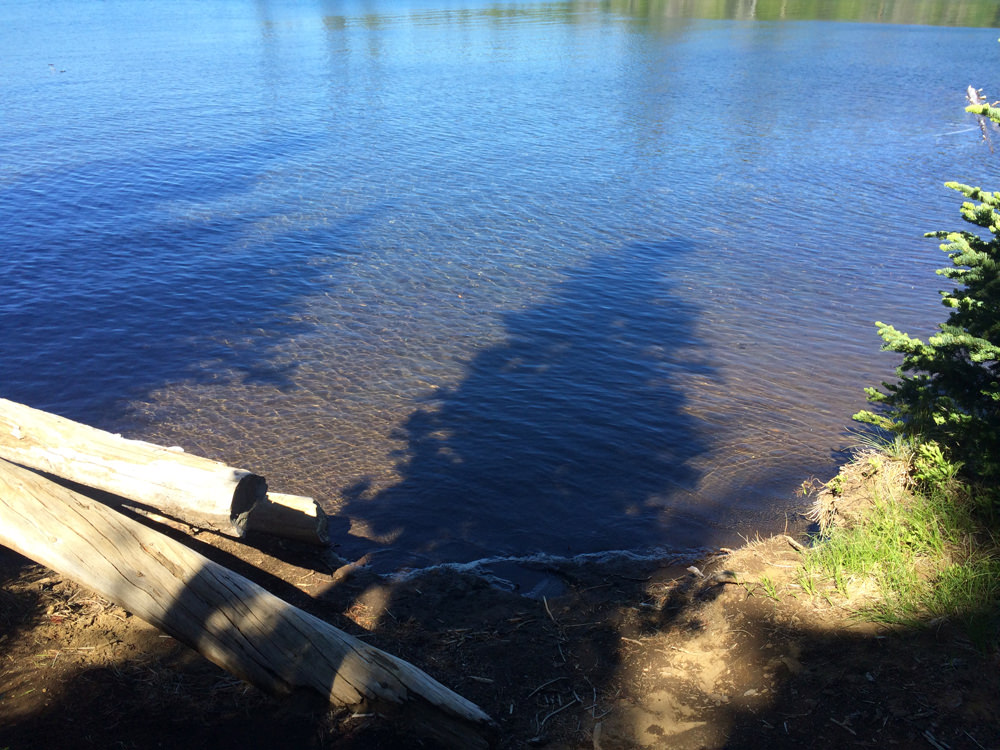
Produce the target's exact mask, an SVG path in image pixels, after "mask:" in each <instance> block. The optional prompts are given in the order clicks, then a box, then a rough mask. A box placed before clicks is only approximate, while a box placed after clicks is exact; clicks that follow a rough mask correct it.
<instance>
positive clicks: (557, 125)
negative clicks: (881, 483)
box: [0, 0, 1000, 571]
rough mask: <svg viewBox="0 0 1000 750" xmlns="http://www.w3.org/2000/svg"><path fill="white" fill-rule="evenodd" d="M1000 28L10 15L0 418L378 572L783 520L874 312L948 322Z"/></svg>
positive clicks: (694, 539)
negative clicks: (174, 458)
mask: <svg viewBox="0 0 1000 750" xmlns="http://www.w3.org/2000/svg"><path fill="white" fill-rule="evenodd" d="M859 5H864V6H872V7H871V8H860V9H859V8H858V7H857V6H859ZM998 21H1000V3H998V2H916V1H914V2H900V1H897V2H889V1H886V2H882V3H870V4H858V3H848V2H833V1H827V2H823V1H820V0H814V1H812V2H806V1H805V0H799V1H796V0H785V1H784V2H779V1H777V0H775V1H772V2H765V1H764V0H758V1H757V2H737V1H732V0H731V1H730V2H721V1H719V2H704V3H697V2H680V1H677V2H656V1H655V0H650V1H649V2H641V3H631V2H629V3H626V2H616V1H609V2H600V3H598V2H558V3H546V2H531V1H529V2H518V3H508V2H476V1H475V0H467V1H464V2H463V1H459V0H455V1H453V2H449V1H448V0H436V1H435V0H412V1H404V2H389V1H388V0H384V1H383V0H370V1H368V2H363V1H361V0H357V1H352V2H336V1H335V0H327V1H317V2H304V1H303V2H291V1H282V2H267V1H266V0H257V2H249V0H240V1H236V0H226V1H220V2H212V3H202V2H195V1H194V0H180V1H178V2H152V3H130V2H117V1H115V0H110V1H106V2H86V1H81V2H75V1H74V2H70V1H69V0H51V1H50V2H42V3H38V2H28V1H27V0H7V2H5V3H4V4H3V5H2V7H0V43H2V47H3V49H4V55H3V56H2V57H0V221H2V226H3V240H2V246H3V250H2V261H0V280H2V284H3V292H4V293H3V295H2V297H0V395H2V396H4V397H7V398H10V399H13V400H16V401H22V402H25V403H28V404H30V405H32V406H35V407H38V408H44V409H48V410H51V411H55V412H57V413H59V414H63V415H65V416H68V417H71V418H74V419H78V420H81V421H84V422H87V423H90V424H94V425H97V426H99V427H102V428H105V429H110V430H113V431H117V432H122V433H123V434H125V435H127V436H130V437H138V438H143V439H147V440H152V441H156V442H162V443H166V444H169V445H180V446H183V447H184V448H185V449H186V450H188V451H190V452H195V453H201V454H203V455H208V456H211V457H213V458H218V459H221V460H224V461H227V462H228V463H231V464H234V465H237V466H242V467H245V468H249V469H252V470H254V471H256V472H258V473H262V474H264V475H266V476H267V477H268V480H269V483H270V486H271V487H272V489H275V490H278V491H284V492H295V493H301V494H309V495H312V496H314V497H316V498H317V499H319V500H320V502H321V503H322V504H323V506H324V507H325V508H326V509H327V510H328V511H329V512H331V513H335V514H336V516H335V518H334V520H333V523H332V531H333V534H334V542H335V544H336V545H337V549H338V551H340V552H341V553H342V554H344V555H346V556H349V557H352V558H353V557H357V556H359V555H361V554H364V553H366V552H371V553H373V558H372V559H373V560H374V561H375V564H376V566H377V567H378V568H379V569H380V570H384V571H391V570H398V569H401V568H424V567H427V566H431V565H436V564H440V563H469V562H471V561H476V560H483V559H487V560H495V559H507V558H509V559H514V560H531V559H541V558H543V557H544V556H556V557H564V556H591V557H594V558H598V557H601V556H608V555H667V556H669V555H673V554H683V553H686V552H688V551H691V550H698V549H702V548H705V547H711V546H716V545H733V544H736V543H738V542H739V541H740V538H741V537H752V536H754V535H755V534H757V533H761V534H766V533H770V532H774V531H780V530H781V529H782V528H784V527H785V525H786V523H789V524H792V525H796V524H800V523H801V521H799V520H797V513H798V512H799V511H800V510H801V508H802V503H803V500H802V499H801V497H798V496H797V495H796V490H797V488H798V487H799V486H800V485H801V484H802V482H803V481H805V480H808V479H809V478H811V477H816V478H818V479H820V480H824V481H825V480H826V479H828V478H830V476H832V475H833V473H835V471H836V466H837V463H838V461H840V460H842V458H843V453H842V451H843V449H844V448H846V447H849V446H850V445H851V444H853V443H855V442H856V440H857V438H856V437H855V436H853V435H852V434H851V430H852V423H851V419H850V416H851V414H853V413H854V412H855V411H857V410H859V409H860V408H863V407H864V394H863V388H864V387H865V386H868V385H876V384H877V383H878V382H879V381H880V380H883V379H886V378H890V377H891V376H892V372H893V368H894V367H895V365H896V361H895V360H894V358H893V356H892V355H889V354H881V353H879V350H878V348H879V344H880V341H879V339H878V337H877V336H876V333H875V328H874V321H876V320H882V321H885V322H888V323H892V324H894V325H896V326H897V327H899V328H901V329H903V330H907V331H909V332H911V333H914V334H916V335H926V334H927V333H928V332H929V331H931V330H933V327H934V326H935V325H936V324H937V323H938V322H940V321H941V320H943V318H944V316H945V311H944V309H943V308H942V307H941V305H940V303H939V302H938V298H937V294H936V291H937V290H938V289H939V288H941V285H942V279H940V278H939V277H936V276H935V275H934V269H936V268H938V267H940V266H941V265H943V264H944V263H945V262H946V261H947V258H946V257H945V256H944V255H943V254H942V253H940V252H939V251H938V250H937V245H936V243H935V241H933V240H928V239H924V238H923V237H922V234H923V233H924V232H926V231H931V230H936V229H955V228H959V226H960V225H961V223H962V222H961V221H960V219H959V215H958V206H959V204H960V202H961V199H960V196H959V195H958V194H957V193H954V192H953V191H949V190H947V189H945V188H944V187H943V183H944V182H945V181H946V180H952V179H956V180H960V181H964V182H969V183H972V184H982V185H983V186H984V187H987V188H990V187H995V186H996V184H997V182H998V180H997V178H998V174H997V168H996V167H997V157H996V156H994V155H991V154H990V152H989V150H988V149H987V148H986V146H984V144H983V143H982V139H981V137H980V134H979V130H978V126H977V124H976V122H975V120H974V119H973V118H972V116H970V115H967V114H965V113H964V111H963V107H964V104H965V101H964V94H965V89H966V86H967V85H969V84H974V85H975V86H977V87H984V88H985V93H986V96H987V98H989V99H990V100H992V99H995V98H1000V90H997V89H996V88H995V87H996V86H997V83H998V72H1000V66H998V65H997V61H998V59H1000V58H998V55H1000V45H998V44H997V30H996V28H991V26H996V25H997V24H998ZM991 87H994V88H991Z"/></svg>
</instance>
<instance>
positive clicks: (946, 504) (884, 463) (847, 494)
mask: <svg viewBox="0 0 1000 750" xmlns="http://www.w3.org/2000/svg"><path fill="white" fill-rule="evenodd" d="M897 442H898V441H897ZM838 477H839V478H838V479H837V481H836V482H833V483H831V484H830V486H828V487H827V488H826V489H825V490H824V491H822V492H821V493H820V495H819V497H818V498H817V511H816V517H817V519H818V520H819V521H820V525H821V528H822V531H821V535H820V537H819V539H818V541H817V543H816V544H815V545H814V546H813V547H812V548H811V549H809V550H808V551H807V553H806V555H805V557H804V559H803V566H802V569H801V571H800V574H799V581H800V585H802V588H803V589H804V590H805V591H806V592H808V593H811V594H815V593H817V591H818V589H819V587H818V586H817V579H821V580H824V581H826V582H827V583H828V588H829V587H832V588H834V589H836V591H837V593H839V594H840V595H841V596H842V597H844V598H847V599H852V600H854V601H856V603H857V610H856V611H857V614H858V615H859V616H861V617H864V618H865V619H869V620H872V621H876V622H883V623H886V624H904V625H921V624H928V623H935V622H941V621H943V620H950V621H955V622H958V623H960V624H962V625H964V626H965V628H966V631H967V633H968V635H969V637H970V638H971V639H972V640H973V641H974V642H975V643H976V645H977V646H979V647H980V648H983V649H993V648H997V647H998V646H1000V538H998V536H997V534H996V531H995V530H996V525H995V524H994V523H993V520H994V519H993V518H992V516H991V514H990V512H989V511H990V509H991V508H993V507H995V504H994V503H993V502H992V501H989V500H984V499H983V498H982V497H981V494H980V493H982V492H984V491H983V490H977V489H976V488H975V487H973V486H971V485H969V484H967V483H965V482H963V481H962V480H961V479H959V471H958V467H955V466H949V465H948V462H947V460H946V459H945V458H944V455H943V454H942V452H941V451H940V449H938V448H937V447H936V446H935V445H934V444H933V443H929V444H921V443H916V442H912V443H911V444H910V446H909V447H908V448H906V449H905V450H903V449H901V446H899V445H895V446H887V447H886V449H876V448H873V447H870V446H869V447H867V448H865V449H864V450H863V451H861V452H860V453H859V454H858V455H857V456H856V457H855V459H854V460H853V461H852V462H851V463H849V464H847V465H846V466H845V467H844V468H843V470H842V471H841V474H840V475H838Z"/></svg>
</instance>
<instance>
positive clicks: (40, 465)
mask: <svg viewBox="0 0 1000 750" xmlns="http://www.w3.org/2000/svg"><path fill="white" fill-rule="evenodd" d="M0 458H5V459H7V460H8V461H12V462H14V463H17V464H21V465H22V466H28V467H30V468H32V469H38V470H40V471H44V472H47V473H49V474H52V475H54V476H58V477H62V478H63V479H68V480H70V481H72V482H76V483H77V484H82V485H84V486H87V487H93V488H95V489H99V490H104V491H105V492H110V493H112V494H114V495H118V496H119V497H122V498H126V499H128V500H132V501H134V502H136V503H139V504H141V505H144V506H147V507H148V508H153V509H156V510H158V511H160V512H162V513H163V515H166V516H171V517H173V518H176V519H179V520H181V521H184V522H186V523H189V524H191V525H193V526H197V527H199V528H206V529H211V530H213V531H218V532H220V533H223V534H228V535H230V536H236V537H242V536H243V535H244V533H245V532H246V526H247V517H248V515H249V514H250V513H251V511H252V510H253V508H254V506H256V505H258V504H264V503H265V501H266V496H267V482H266V481H265V479H264V477H261V476H258V475H256V474H253V473H252V472H249V471H246V470H245V469H236V468H233V467H232V466H226V465H225V464H223V463H220V462H218V461H212V460H210V459H207V458H200V457H198V456H192V455H190V454H188V453H185V452H184V450H183V449H182V448H164V447H162V446H159V445H153V444H152V443H146V442H142V441H141V440H128V439H126V438H123V437H122V436H121V435H112V434H111V433H109V432H105V431H104V430H99V429H97V428H95V427H88V426H87V425H83V424H80V423H79V422H74V421H72V420H70V419H66V418H64V417H60V416H57V415H55V414H49V413H48V412H45V411H41V410H39V409H32V408H31V407H29V406H25V405H23V404H18V403H15V402H13V401H8V400H7V399H0ZM317 512H318V513H320V514H322V511H319V510H318V509H317ZM261 530H266V529H261ZM323 530H324V533H325V526H324V527H323Z"/></svg>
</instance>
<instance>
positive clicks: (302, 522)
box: [246, 492, 330, 546]
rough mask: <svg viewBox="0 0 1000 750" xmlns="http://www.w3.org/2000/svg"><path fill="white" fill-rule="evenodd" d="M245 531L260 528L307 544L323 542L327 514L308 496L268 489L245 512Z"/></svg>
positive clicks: (325, 536) (258, 529)
mask: <svg viewBox="0 0 1000 750" xmlns="http://www.w3.org/2000/svg"><path fill="white" fill-rule="evenodd" d="M246 530H247V531H259V532H261V533H264V534H270V535H271V536H280V537H282V538H284V539H294V540H296V541H299V542H305V543H306V544H315V545H320V546H322V545H326V543H327V542H329V541H330V537H329V534H328V533H327V517H326V514H325V513H324V512H323V511H322V510H321V509H320V507H319V506H318V505H317V504H316V501H315V500H313V499H312V498H311V497H304V496H302V495H286V494H284V493H282V492H268V493H267V497H266V498H265V499H264V501H263V502H258V503H257V504H255V505H254V506H253V507H252V508H251V509H250V512H249V513H248V514H247V522H246Z"/></svg>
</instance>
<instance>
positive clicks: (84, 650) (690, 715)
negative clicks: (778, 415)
mask: <svg viewBox="0 0 1000 750" xmlns="http://www.w3.org/2000/svg"><path fill="white" fill-rule="evenodd" d="M789 539H790V537H787V536H784V535H778V536H775V537H770V538H768V539H765V540H761V541H755V542H751V543H748V544H747V545H744V546H743V547H741V548H738V549H734V550H731V551H728V552H720V553H717V554H715V555H712V556H709V557H707V558H702V559H701V560H699V561H697V563H696V564H695V565H693V566H692V565H684V563H685V562H687V561H682V562H680V561H678V562H677V564H675V565H667V564H663V563H662V562H654V561H650V560H647V561H637V560H627V561H625V560H623V561H619V562H617V563H614V564H610V563H609V564H604V565H593V564H590V565H587V564H583V565H581V564H577V565H551V566H548V567H547V568H546V569H545V570H544V571H542V573H543V574H544V576H548V577H554V578H556V579H558V580H559V582H560V584H561V586H562V590H561V591H558V592H552V595H551V596H550V595H548V593H543V594H542V596H541V598H538V599H531V598H527V597H525V596H523V595H521V594H519V593H514V592H510V591H503V590H499V589H497V588H495V587H491V586H490V585H489V584H488V583H487V582H486V581H485V580H483V579H482V578H478V577H475V576H471V575H468V574H463V573H458V572H449V571H443V570H436V571H429V572H426V573H425V574H422V575H419V576H412V577H408V578H406V579H405V580H386V579H383V578H380V577H378V576H376V575H375V574H373V573H372V572H371V571H367V570H365V569H364V568H359V567H357V566H355V567H353V568H352V569H351V570H347V571H345V570H343V569H340V568H338V567H337V566H334V565H327V561H326V560H324V559H322V558H323V555H319V554H317V553H316V552H315V551H312V550H302V549H299V548H296V547H295V546H294V545H291V544H287V543H281V542H276V543H273V544H270V545H266V546H264V545H262V546H256V547H255V546H249V545H247V544H243V543H240V542H236V541H234V540H230V539H225V538H223V537H218V536H216V535H212V534H207V533H203V534H199V535H198V536H197V537H195V538H191V539H189V541H190V543H192V545H193V546H198V547H199V548H201V549H200V551H203V552H206V553H208V554H209V556H211V557H213V558H215V559H217V560H218V561H219V562H222V563H223V564H226V565H227V566H228V567H232V568H233V569H235V570H237V572H239V573H241V574H243V575H248V576H249V577H251V578H253V579H254V580H257V582H258V583H261V584H262V585H264V586H265V587H266V588H268V589H269V590H271V591H272V592H273V593H276V594H277V595H279V596H281V597H282V598H284V599H286V600H287V601H289V602H290V603H292V604H294V605H296V606H299V607H301V608H303V609H306V610H307V611H309V612H312V613H313V614H315V615H317V616H319V617H321V618H323V619H325V620H327V621H329V622H331V623H332V624H334V625H336V626H337V627H341V628H342V629H344V630H346V631H348V632H350V633H352V634H353V635H356V636H358V637H360V638H362V639H363V640H365V642H368V643H371V644H372V645H375V646H378V647H379V648H382V649H384V650H386V651H388V652H390V653H392V654H394V655H396V656H399V657H400V658H403V659H406V660H407V661H410V662H411V663H413V664H415V665H416V666H418V667H420V668H421V669H423V670H424V671H426V672H427V673H428V674H430V675H431V676H432V677H434V678H435V679H438V680H439V681H441V682H442V683H444V684H445V685H447V686H448V687H450V688H452V689H453V690H455V691H456V692H458V693H459V694H461V695H463V696H464V697H466V698H468V699H469V700H472V701H473V702H475V703H477V704H478V705H480V706H481V707H482V708H483V709H484V710H486V711H487V712H488V713H490V714H491V715H492V716H493V717H494V718H495V719H496V720H497V721H498V722H499V724H500V727H501V735H500V740H499V745H498V746H499V747H501V748H523V747H549V748H554V749H556V750H564V749H565V750H575V749H576V748H587V750H590V748H600V749H601V750H612V749H613V748H623V749H624V748H645V747H662V746H670V747H672V748H695V747H719V748H721V747H746V748H764V747H782V746H787V747H793V746H794V747H802V746H810V747H830V748H834V747H837V748H839V747H842V745H843V742H844V741H862V740H871V741H878V742H880V743H883V744H884V743H886V742H893V741H895V742H900V743H903V744H904V745H909V744H912V743H917V742H926V741H928V740H927V739H926V733H930V736H931V737H933V738H936V739H935V741H940V742H944V743H947V744H948V745H949V746H950V747H952V748H958V747H976V746H977V744H978V746H980V747H989V746H990V742H991V739H990V738H993V737H998V736H1000V723H998V719H997V718H996V717H995V715H993V714H988V713H984V712H983V711H981V710H980V709H979V707H980V706H988V705H992V701H993V700H995V696H996V695H997V694H1000V692H998V691H1000V677H997V672H998V670H993V673H992V674H987V675H986V676H985V677H984V675H983V671H984V670H983V668H982V666H981V663H980V659H977V658H976V655H975V654H974V653H972V652H971V651H970V649H969V647H968V646H966V645H963V644H962V643H961V642H960V641H948V640H947V639H942V635H943V634H942V633H941V632H928V631H913V632H906V631H899V630H896V631H889V630H886V629H884V628H880V627H878V626H875V625H872V624H866V623H862V622H859V621H857V620H853V619H851V618H850V617H849V613H848V612H847V611H846V610H845V608H844V607H843V605H841V604H837V605H836V606H831V605H830V604H828V603H827V602H824V601H823V599H822V598H821V597H805V596H804V595H803V594H802V591H801V587H799V590H796V586H797V584H796V583H795V570H796V567H797V564H798V563H797V560H798V556H799V554H800V553H799V552H798V551H797V550H796V548H795V546H794V545H793V544H792V543H790V542H789ZM692 568H693V569H694V571H695V572H692ZM338 570H340V572H339V574H338ZM0 578H2V586H0V597H2V599H0V603H2V605H3V607H2V610H0V611H2V612H3V615H2V618H0V655H3V656H4V661H5V663H6V666H5V670H4V671H3V673H2V676H0V746H5V747H10V748H11V750H14V749H15V748H17V749H19V750H20V749H22V748H31V747H38V748H42V747H52V746H66V747H94V748H96V747H102V748H104V747H108V746H113V745H114V744H115V743H117V742H122V743H125V744H124V746H126V747H128V746H132V747H156V746H159V747H167V748H178V749H180V748H184V750H193V749H194V748H201V747H204V748H208V747H212V748H229V747H232V748H236V747H240V748H241V750H245V748H248V747H249V748H255V747H260V748H264V747H272V746H274V743H276V742H279V741H280V742H283V743H286V744H287V743H288V742H291V743H292V745H293V746H296V747H308V748H337V749H339V750H343V749H345V748H362V747H364V748H372V747H383V748H411V747H435V745H433V744H432V743H430V744H428V743H423V742H422V741H419V740H417V739H415V738H414V736H413V735H411V734H409V733H408V732H407V731H406V729H405V728H401V727H397V726H395V725H394V724H393V723H392V721H391V720H389V719H386V718H381V717H378V716H367V715H364V716H359V715H357V714H355V713H354V712H351V711H346V710H331V709H330V708H329V707H327V706H317V705H316V704H315V703H308V705H301V704H299V703H297V702H296V701H292V702H291V703H290V702H289V701H288V700H287V699H279V698H272V697H269V696H266V695H264V694H262V693H260V692H259V691H257V690H256V689H254V688H252V687H249V686H247V685H245V684H244V683H241V682H239V681H238V680H236V679H235V678H232V677H231V676H229V675H227V674H226V673H224V672H222V671H221V670H219V669H218V668H216V667H215V666H214V665H211V664H210V663H209V662H207V661H206V660H205V659H203V658H202V657H200V656H199V655H197V654H195V653H194V652H192V651H190V650H189V649H187V648H186V647H184V646H181V645H180V644H178V643H177V642H176V641H173V639H170V638H168V637H166V636H164V635H163V634H162V633H160V632H159V631H156V630H155V629H154V628H152V627H151V626H149V625H147V624H145V623H143V622H142V621H140V620H138V618H135V617H133V616H131V615H128V614H127V613H125V612H124V610H121V608H119V607H117V606H116V605H113V604H111V603H109V602H104V601H99V600H98V599H96V598H95V597H93V596H92V595H90V594H88V592H86V591H84V590H82V589H80V588H79V587H77V586H76V585H75V584H72V583H70V582H68V581H66V580H64V579H62V577H61V576H58V575H56V574H53V573H52V572H51V571H46V570H44V569H42V568H40V567H39V566H36V565H34V564H31V563H28V562H26V561H25V560H24V559H23V558H19V556H17V555H15V554H14V553H11V552H9V551H6V550H3V551H0ZM993 658H994V660H996V657H995V655H994V657H993ZM930 674H933V675H935V680H934V681H928V680H927V679H926V676H927V675H930ZM928 682H933V683H934V684H933V685H928V684H927V683H928ZM994 713H995V712H994ZM914 717H917V718H914ZM973 743H976V744H973Z"/></svg>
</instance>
